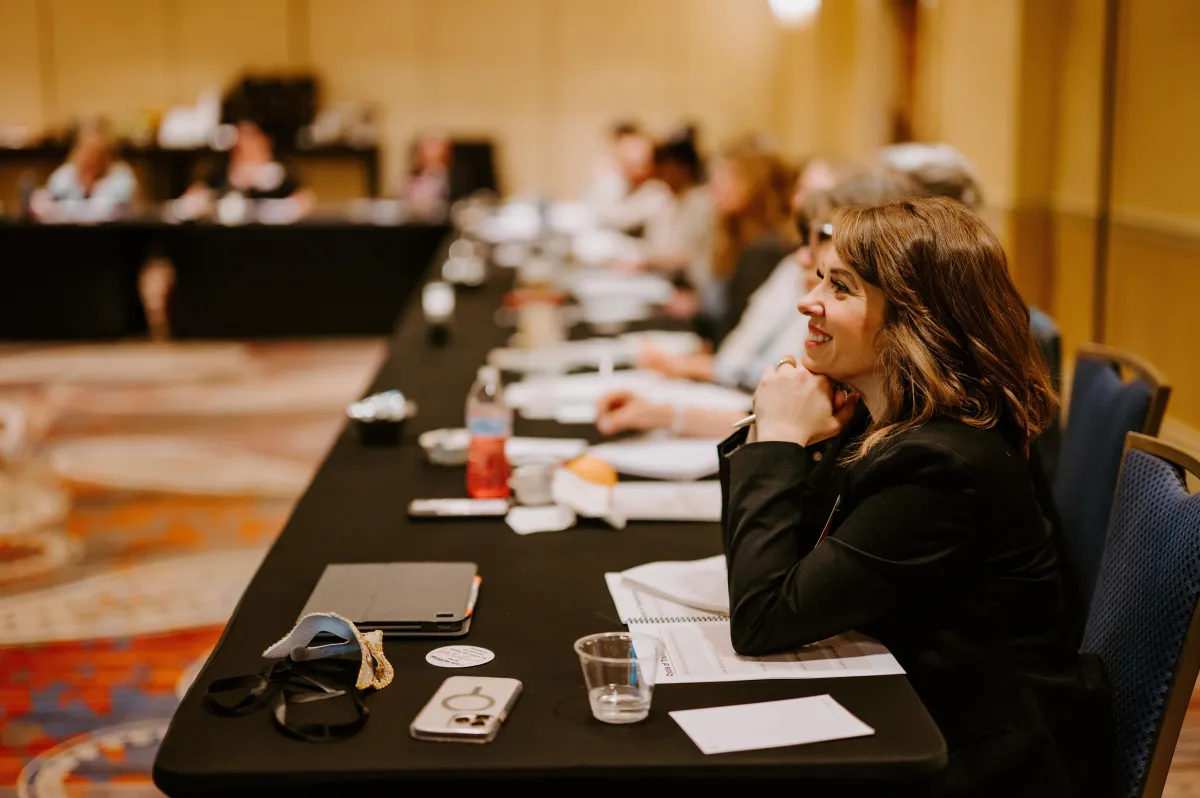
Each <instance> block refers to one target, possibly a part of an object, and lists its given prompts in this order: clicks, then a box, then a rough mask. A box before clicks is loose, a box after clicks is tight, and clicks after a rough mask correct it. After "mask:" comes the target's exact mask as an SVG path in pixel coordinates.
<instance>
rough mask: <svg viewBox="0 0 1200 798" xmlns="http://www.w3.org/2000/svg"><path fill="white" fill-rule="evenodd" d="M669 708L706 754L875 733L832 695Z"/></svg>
mask: <svg viewBox="0 0 1200 798" xmlns="http://www.w3.org/2000/svg"><path fill="white" fill-rule="evenodd" d="M668 714H669V715H670V716H671V718H672V719H673V720H674V721H675V722H676V723H678V724H679V726H680V728H682V729H683V730H684V732H686V733H687V736H688V737H691V738H692V742H694V743H695V744H696V746H697V747H698V748H699V749H700V750H701V751H703V752H704V753H706V754H724V753H728V752H730V751H754V750H756V749H759V748H782V747H784V746H788V745H804V744H806V743H819V742H823V741H825V740H844V739H846V738H849V737H869V736H870V735H872V734H874V733H875V730H874V729H872V728H871V727H870V726H868V725H867V724H865V723H863V722H862V721H861V720H859V719H858V718H856V717H855V716H854V715H852V714H850V712H849V711H848V710H847V709H846V708H845V707H843V706H842V705H841V704H839V703H838V702H837V701H835V700H834V699H833V697H832V696H829V695H814V696H808V697H806V698H789V699H786V700H783V701H764V702H762V703H758V704H738V705H735V706H729V707H711V708H708V709H684V710H677V711H675V712H670V713H668Z"/></svg>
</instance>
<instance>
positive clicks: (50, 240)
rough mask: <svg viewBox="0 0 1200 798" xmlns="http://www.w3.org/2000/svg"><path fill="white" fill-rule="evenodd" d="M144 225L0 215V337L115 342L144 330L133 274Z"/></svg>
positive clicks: (144, 241)
mask: <svg viewBox="0 0 1200 798" xmlns="http://www.w3.org/2000/svg"><path fill="white" fill-rule="evenodd" d="M147 246H148V238H147V231H146V227H145V225H143V224H141V223H139V222H117V223H112V224H98V225H38V224H24V223H20V222H14V221H11V220H5V219H3V218H0V340H8V341H12V340H23V341H28V340H114V339H118V338H127V337H135V336H139V335H140V336H144V335H145V333H146V315H145V311H144V310H143V309H142V300H141V296H140V295H139V293H138V274H139V272H140V271H141V267H142V263H143V262H144V261H145V259H146V254H147Z"/></svg>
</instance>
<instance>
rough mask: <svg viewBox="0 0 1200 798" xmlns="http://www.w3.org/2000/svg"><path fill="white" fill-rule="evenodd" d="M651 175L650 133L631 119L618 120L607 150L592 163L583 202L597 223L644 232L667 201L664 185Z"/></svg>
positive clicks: (651, 151)
mask: <svg viewBox="0 0 1200 798" xmlns="http://www.w3.org/2000/svg"><path fill="white" fill-rule="evenodd" d="M654 177H655V168H654V143H653V141H651V139H650V136H648V135H647V134H646V133H645V132H644V131H643V130H642V128H641V127H640V126H639V125H637V124H636V123H634V122H620V123H618V124H616V125H614V126H613V128H612V132H611V135H610V149H609V152H608V153H607V154H606V155H605V156H604V157H603V158H602V159H601V161H600V164H599V165H598V166H597V167H596V174H595V176H594V177H593V179H592V184H591V185H590V186H589V187H588V189H587V190H586V191H585V192H584V195H583V203H584V204H585V205H587V206H588V207H589V208H590V209H591V211H592V215H593V217H594V219H595V222H596V224H597V225H599V226H600V227H605V228H609V229H612V230H618V231H620V232H622V233H628V234H629V235H634V236H641V235H644V233H645V230H646V225H647V224H648V223H649V222H650V219H651V218H652V217H654V216H655V214H657V213H658V212H659V210H660V209H661V208H662V206H663V205H664V204H666V203H667V202H669V201H670V197H669V191H668V189H667V187H666V186H664V185H663V184H662V183H661V182H659V181H658V180H655V179H654Z"/></svg>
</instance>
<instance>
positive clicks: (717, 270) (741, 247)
mask: <svg viewBox="0 0 1200 798" xmlns="http://www.w3.org/2000/svg"><path fill="white" fill-rule="evenodd" d="M795 184H796V173H795V170H793V169H792V168H791V167H789V166H788V165H787V164H786V163H785V162H784V161H783V159H782V158H780V157H779V155H778V154H777V153H776V152H775V151H774V150H773V149H772V148H771V147H770V146H769V145H767V144H766V143H765V142H764V141H763V140H762V139H760V138H758V137H750V138H746V139H742V140H740V141H737V142H735V143H734V144H732V145H730V146H728V147H726V148H725V149H724V150H723V151H722V152H721V154H720V155H719V156H718V157H717V158H716V159H715V160H714V161H713V163H712V165H711V167H710V170H709V182H708V188H709V195H710V197H711V199H712V203H713V207H714V209H715V213H716V219H715V223H714V233H713V248H712V253H711V257H710V258H709V259H707V260H706V261H703V262H699V263H695V264H693V266H692V267H691V268H690V269H689V270H688V272H687V278H688V282H689V283H690V286H691V289H690V291H683V292H681V293H680V294H679V295H677V296H676V297H675V298H674V299H673V300H672V302H671V303H670V304H669V305H668V307H667V311H668V313H670V314H671V315H674V316H676V317H682V318H688V317H690V318H693V319H694V320H695V322H696V326H697V329H698V331H699V332H700V333H701V335H703V336H704V337H706V338H708V339H709V340H711V341H712V343H713V344H714V345H717V344H719V343H720V342H721V339H722V338H723V337H724V336H725V335H726V333H728V331H729V330H730V329H731V328H732V327H733V325H734V324H736V323H737V320H738V319H739V318H741V315H742V312H743V311H744V310H745V309H746V305H747V303H748V302H749V299H750V295H751V294H753V293H754V291H755V289H757V288H758V287H759V286H760V285H762V284H763V282H764V281H765V280H766V279H767V277H768V275H770V273H771V270H772V269H774V268H775V266H776V264H778V263H779V261H780V260H781V259H782V258H783V257H784V255H786V254H787V253H788V252H791V251H792V250H794V249H795V248H796V243H797V242H796V240H795V234H794V225H793V224H792V220H791V214H790V202H791V195H792V191H793V189H794V187H795Z"/></svg>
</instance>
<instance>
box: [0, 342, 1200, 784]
mask: <svg viewBox="0 0 1200 798" xmlns="http://www.w3.org/2000/svg"><path fill="white" fill-rule="evenodd" d="M382 354H383V343H382V342H381V341H377V340H372V341H325V342H308V343H280V344H259V345H253V346H243V345H237V344H222V345H190V346H180V345H109V346H95V347H68V348H53V349H50V348H32V349H30V348H26V349H15V348H8V349H4V348H0V418H2V417H3V412H4V408H5V407H6V406H7V407H11V406H13V405H16V406H19V407H20V408H22V414H23V415H24V417H25V420H26V426H27V434H26V435H25V438H26V440H25V443H24V445H21V446H16V447H14V448H13V450H11V451H9V452H8V454H9V461H8V462H7V463H5V462H3V456H2V455H3V454H4V452H3V451H0V796H7V795H22V796H41V797H42V798H48V797H49V796H68V795H69V796H101V795H103V796H130V797H132V796H137V797H138V798H141V796H157V795H159V793H158V791H157V790H155V789H154V787H153V785H152V784H150V782H149V773H150V767H151V763H152V762H153V758H154V751H155V747H156V745H157V743H158V740H159V739H160V737H161V734H162V732H163V730H164V729H165V726H166V722H167V720H168V719H169V718H170V716H171V713H172V712H173V711H174V708H175V706H176V704H177V702H178V699H179V696H180V695H181V694H182V692H183V690H185V689H186V687H187V685H188V684H190V682H191V680H192V679H193V678H194V677H195V674H196V671H197V669H198V668H199V667H200V665H201V664H202V663H203V661H204V659H205V657H206V656H207V654H208V652H209V651H210V650H211V648H212V646H213V644H214V643H215V642H216V640H217V638H218V636H219V634H220V630H221V627H222V626H223V622H224V620H225V618H227V617H228V615H229V612H230V611H231V610H232V608H233V606H234V604H235V603H236V601H237V598H238V596H239V595H240V594H241V591H242V588H243V586H244V585H245V582H246V580H248V579H249V578H250V575H251V574H252V573H253V570H254V567H255V566H256V564H257V562H258V560H259V558H260V557H261V556H262V554H263V552H264V551H265V549H266V547H267V546H268V545H269V544H270V542H271V540H273V539H274V537H275V536H276V535H277V534H278V533H279V530H280V529H281V527H282V525H283V523H284V522H285V520H286V519H287V516H288V513H289V512H290V510H291V507H292V505H293V503H294V502H295V500H296V499H297V498H298V496H299V494H300V492H301V491H302V490H303V488H304V485H305V483H306V482H307V480H308V477H309V475H310V474H311V472H312V470H313V469H314V468H315V467H316V465H317V464H318V463H319V462H320V460H321V458H322V456H323V455H324V452H325V450H326V449H327V447H328V445H329V443H330V442H331V440H332V437H333V436H334V434H336V431H337V429H338V427H339V425H340V423H341V413H342V409H343V408H344V406H345V404H346V403H347V402H349V401H351V400H352V399H354V398H356V397H357V396H359V395H360V394H361V392H362V390H363V389H364V388H365V386H366V383H367V381H368V380H369V378H370V377H371V375H372V374H373V373H374V370H375V368H376V365H377V363H378V360H379V358H380V357H381V356H382ZM1164 795H1166V796H1170V798H1183V796H1200V701H1196V702H1195V703H1194V705H1193V707H1192V708H1191V710H1190V711H1189V713H1188V716H1187V720H1186V722H1185V724H1184V729H1183V733H1182V735H1181V737H1180V741H1179V746H1178V749H1177V751H1176V755H1175V762H1174V764H1173V767H1172V771H1171V777H1170V779H1169V781H1168V783H1167V788H1166V791H1165V793H1164Z"/></svg>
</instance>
